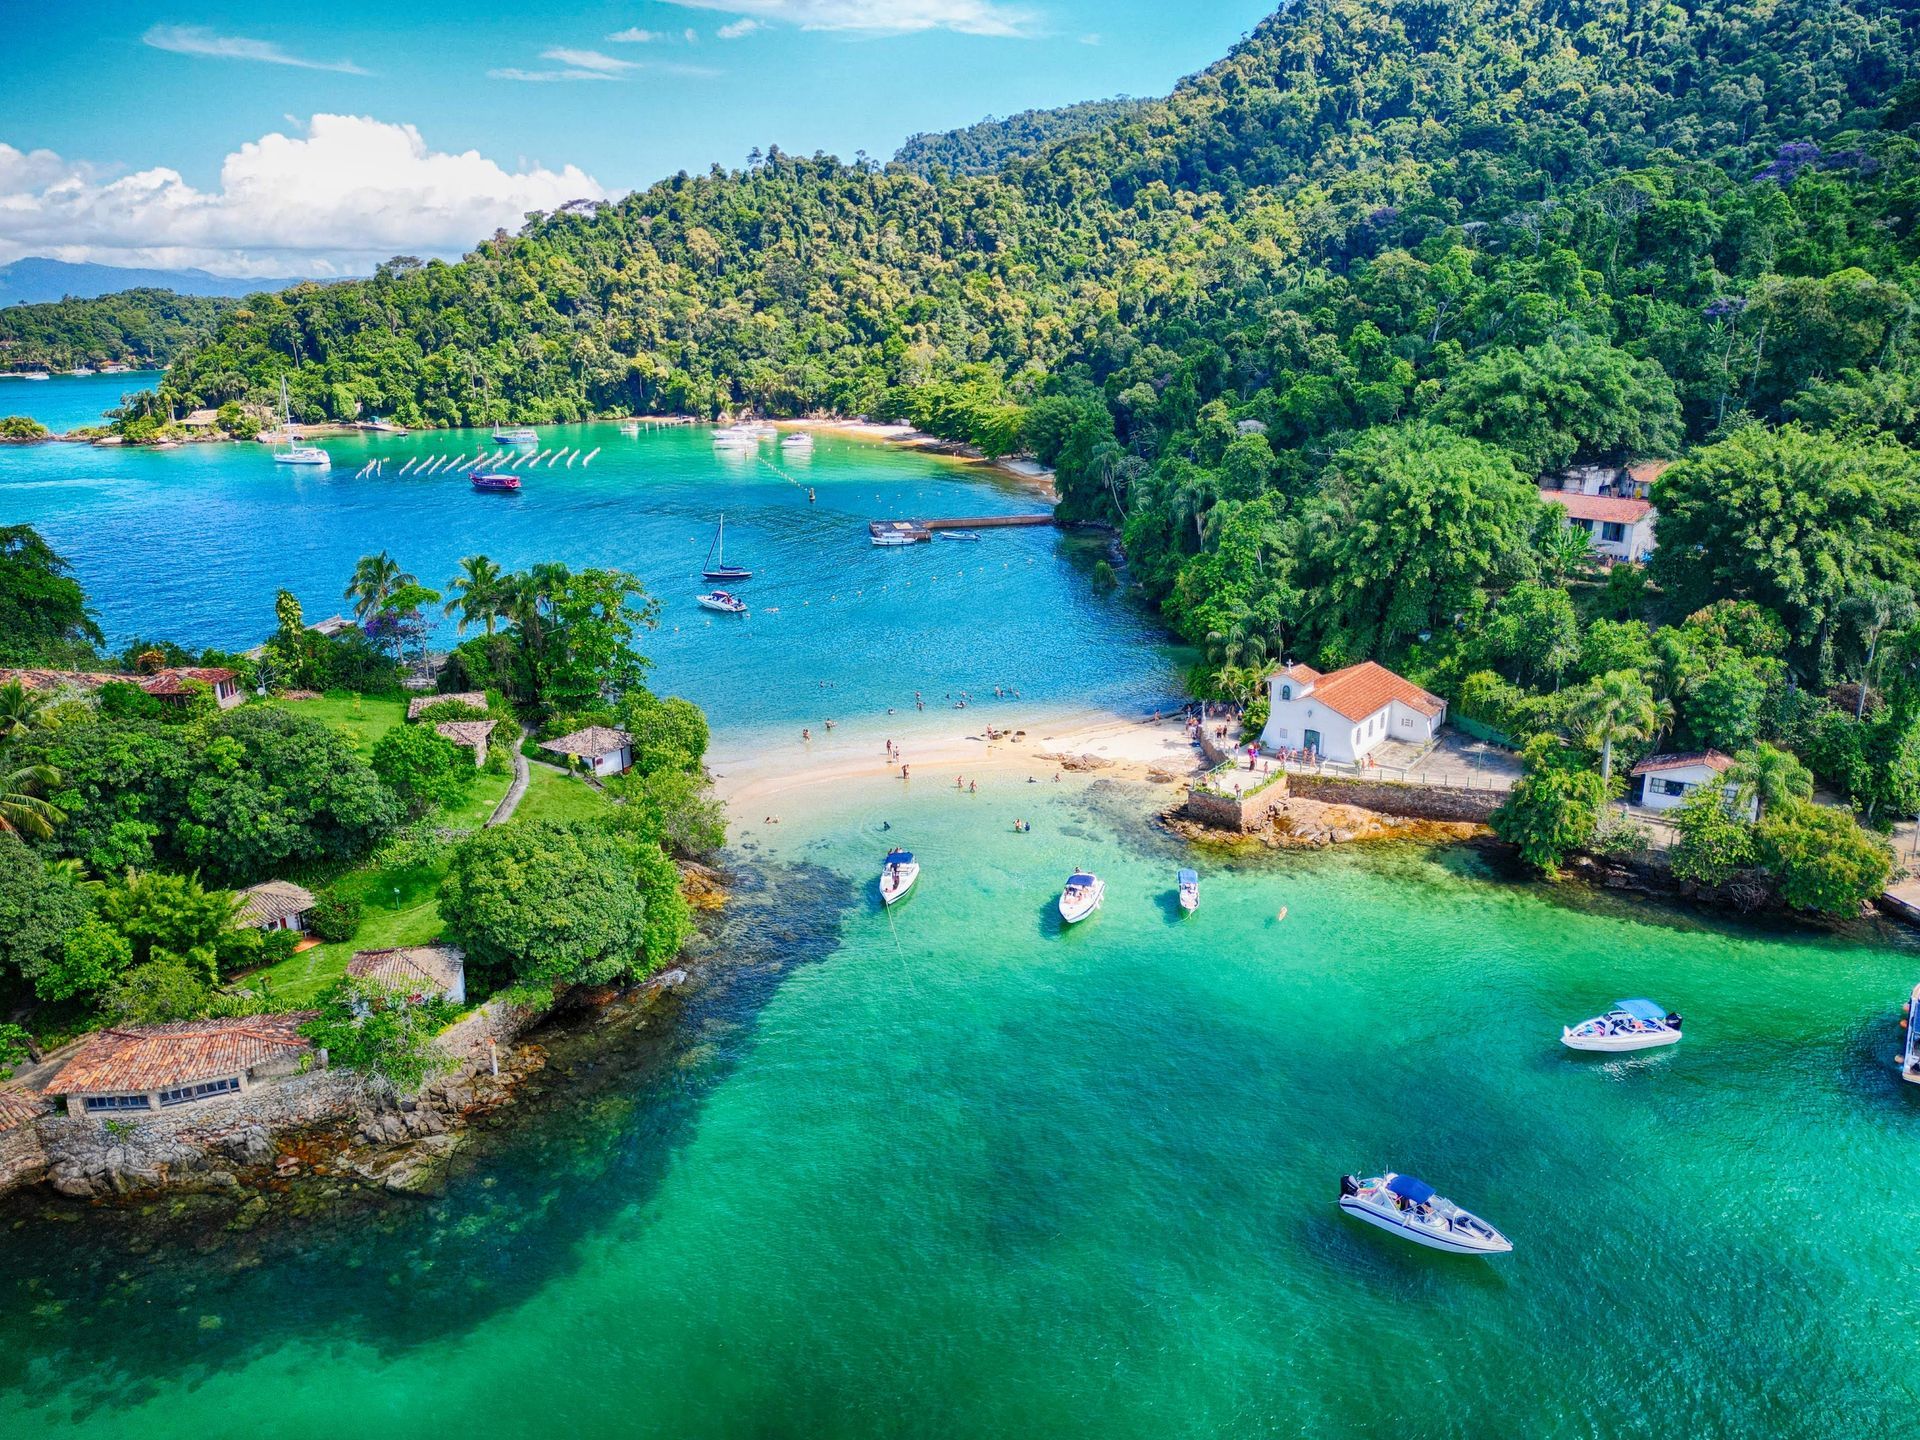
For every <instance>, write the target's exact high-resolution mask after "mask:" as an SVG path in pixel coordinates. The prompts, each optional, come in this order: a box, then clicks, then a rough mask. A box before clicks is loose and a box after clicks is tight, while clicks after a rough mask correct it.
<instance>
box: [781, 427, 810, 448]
mask: <svg viewBox="0 0 1920 1440" xmlns="http://www.w3.org/2000/svg"><path fill="white" fill-rule="evenodd" d="M780 448H781V449H782V450H811V449H813V436H811V435H809V434H808V433H807V432H806V431H804V430H795V431H793V432H792V433H791V434H787V435H782V436H781V437H780Z"/></svg>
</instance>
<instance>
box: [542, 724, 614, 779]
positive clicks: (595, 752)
mask: <svg viewBox="0 0 1920 1440" xmlns="http://www.w3.org/2000/svg"><path fill="white" fill-rule="evenodd" d="M540 748H541V749H542V750H551V751H552V752H553V753H554V754H556V755H561V756H564V757H566V759H568V760H570V761H571V760H579V761H581V762H582V763H583V764H584V765H585V766H586V768H587V769H588V770H590V771H592V772H593V773H594V774H595V775H618V774H620V773H621V772H622V771H624V770H626V769H628V768H629V767H630V766H631V765H632V764H633V737H632V736H630V735H629V734H627V732H626V731H624V730H613V729H609V728H608V727H607V726H605V725H589V726H588V727H587V728H586V729H584V730H576V731H574V732H573V734H571V735H562V736H560V737H559V738H558V739H557V740H542V741H541V742H540Z"/></svg>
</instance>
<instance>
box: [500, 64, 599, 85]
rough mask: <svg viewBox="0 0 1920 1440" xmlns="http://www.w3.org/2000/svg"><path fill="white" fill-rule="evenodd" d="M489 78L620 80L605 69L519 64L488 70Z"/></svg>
mask: <svg viewBox="0 0 1920 1440" xmlns="http://www.w3.org/2000/svg"><path fill="white" fill-rule="evenodd" d="M487 78H488V79H489V80H526V81H530V82H532V83H534V84H550V83H553V82H555V81H567V80H618V79H619V78H620V77H619V76H618V75H609V74H607V72H606V71H604V70H526V69H522V68H521V67H520V66H518V65H506V66H503V67H501V68H500V69H498V70H489V71H487Z"/></svg>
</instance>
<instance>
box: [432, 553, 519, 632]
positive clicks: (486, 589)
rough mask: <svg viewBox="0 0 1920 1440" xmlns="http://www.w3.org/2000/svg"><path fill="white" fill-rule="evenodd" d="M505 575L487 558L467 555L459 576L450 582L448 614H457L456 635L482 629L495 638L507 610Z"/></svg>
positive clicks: (448, 586) (461, 563)
mask: <svg viewBox="0 0 1920 1440" xmlns="http://www.w3.org/2000/svg"><path fill="white" fill-rule="evenodd" d="M506 580H507V577H506V574H505V572H504V571H502V570H501V568H500V567H499V566H498V565H496V564H494V563H493V561H491V560H489V559H488V558H487V557H486V556H484V555H468V556H467V557H465V558H464V559H463V560H461V562H460V573H459V574H458V575H456V576H454V577H453V579H451V580H449V581H448V582H447V593H448V594H449V595H450V596H451V597H452V598H451V599H449V600H448V601H447V603H446V613H447V614H449V615H454V614H457V615H459V617H460V623H459V626H458V627H457V633H459V634H461V635H464V634H466V633H467V627H468V626H469V625H479V626H481V627H482V628H483V629H485V631H486V633H487V634H489V635H491V634H493V627H494V626H495V625H496V624H497V623H498V622H499V620H500V616H501V614H502V613H503V612H504V611H505V609H506V603H507V584H506Z"/></svg>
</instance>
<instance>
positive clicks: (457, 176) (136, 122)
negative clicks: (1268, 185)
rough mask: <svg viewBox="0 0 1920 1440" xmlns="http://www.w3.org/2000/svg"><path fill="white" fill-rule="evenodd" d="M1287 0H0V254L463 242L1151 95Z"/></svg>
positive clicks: (228, 267) (122, 260)
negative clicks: (661, 191) (649, 190)
mask: <svg viewBox="0 0 1920 1440" xmlns="http://www.w3.org/2000/svg"><path fill="white" fill-rule="evenodd" d="M1274 3H1275V0H606V3H602V0H579V3H575V4H571V5H568V6H566V7H564V8H562V7H553V6H547V5H542V4H539V3H535V0H328V3H326V4H324V5H314V6H310V7H292V6H282V7H273V6H262V5H260V4H258V3H257V0H256V3H252V4H248V5H244V6H242V5H238V4H225V3H209V0H179V3H178V4H177V5H175V4H170V3H168V0H158V3H155V0H142V3H133V0H57V3H42V0H0V48H3V50H4V53H5V55H6V56H7V60H6V70H5V75H6V78H5V81H4V83H0V263H5V262H7V261H11V260H15V259H18V258H20V257H22V256H28V255H44V256H51V257H53V258H56V259H62V260H75V261H79V260H90V261H95V262H98V263H101V264H110V265H113V264H118V265H151V266H160V267H167V268H180V267H187V266H194V267H198V268H201V269H206V270H211V271H213V272H215V273H217V274H224V275H245V276H284V275H317V276H326V275H343V274H365V273H366V272H367V271H368V270H369V269H371V267H372V266H373V265H374V264H376V263H377V262H379V261H380V260H383V259H386V258H387V257H389V256H391V255H395V254H414V255H444V256H454V255H458V254H460V253H461V252H462V251H463V250H465V249H467V248H468V247H469V246H471V245H472V244H473V243H474V242H475V241H477V240H479V239H481V238H483V237H484V236H486V235H488V234H491V233H492V232H493V230H494V229H495V228H497V227H499V226H503V225H504V226H506V227H508V228H510V229H511V228H515V227H517V226H518V225H519V224H520V222H521V219H522V217H523V216H524V214H525V213H526V212H527V211H529V210H536V209H541V210H544V209H551V208H553V207H554V206H556V205H560V204H564V203H565V202H567V201H569V200H575V199H587V198H601V197H612V196H618V195H623V194H625V193H627V192H628V191H630V190H635V189H639V188H643V187H644V186H646V185H649V184H651V183H652V182H653V181H655V180H658V179H660V178H662V177H663V176H667V175H671V174H673V173H674V172H675V171H677V170H681V169H686V170H704V169H705V168H706V167H707V166H708V165H710V164H713V163H715V162H718V163H720V164H723V165H729V166H737V165H739V164H741V163H742V162H743V161H744V160H745V158H746V156H747V153H748V152H749V151H750V150H752V149H753V148H754V147H756V146H760V147H764V146H766V145H767V144H769V143H773V144H777V145H779V146H780V147H781V148H782V149H783V150H788V151H793V152H796V153H800V154H811V153H813V152H814V151H816V150H824V151H827V152H829V153H832V154H836V155H839V156H840V157H842V158H843V159H849V160H850V159H852V158H853V157H854V155H855V154H856V153H857V152H859V151H863V150H864V151H865V152H866V153H867V154H869V155H870V156H873V157H875V158H878V159H885V158H886V157H888V156H890V155H891V154H892V153H893V151H894V149H895V148H896V147H897V146H898V145H899V144H900V142H901V141H902V140H904V139H905V138H906V137H907V136H908V135H911V134H913V133H915V132H916V131H935V130H946V129H951V128H954V127H956V126H960V125H966V124H971V123H972V122H973V121H975V120H978V119H981V118H982V117H984V116H986V115H990V114H994V115H1006V114H1011V113H1014V112H1015V111H1019V110H1025V109H1031V108H1035V107H1045V106H1050V105H1061V104H1067V103H1070V102H1072V101H1075V100H1088V99H1096V98H1101V97H1104V96H1109V95H1117V94H1130V95H1160V94H1165V93H1166V92H1167V91H1168V90H1169V89H1170V88H1171V87H1172V85H1173V84H1174V82H1175V81H1176V80H1178V79H1179V78H1180V77H1181V76H1183V75H1186V74H1190V73H1192V72H1193V71H1195V70H1199V69H1201V68H1203V67H1204V66H1206V65H1207V64H1209V63H1211V62H1212V61H1213V60H1215V59H1218V58H1219V57H1220V56H1221V55H1223V54H1224V53H1226V51H1227V49H1228V47H1230V46H1231V45H1232V44H1233V43H1234V41H1235V40H1237V39H1238V38H1239V37H1240V36H1241V35H1243V34H1244V33H1246V32H1247V31H1248V30H1249V29H1250V28H1251V27H1252V26H1253V25H1254V24H1256V23H1257V22H1258V21H1259V20H1260V19H1261V18H1262V17H1263V16H1264V15H1265V14H1266V13H1267V12H1268V11H1269V10H1270V9H1272V8H1274Z"/></svg>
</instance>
